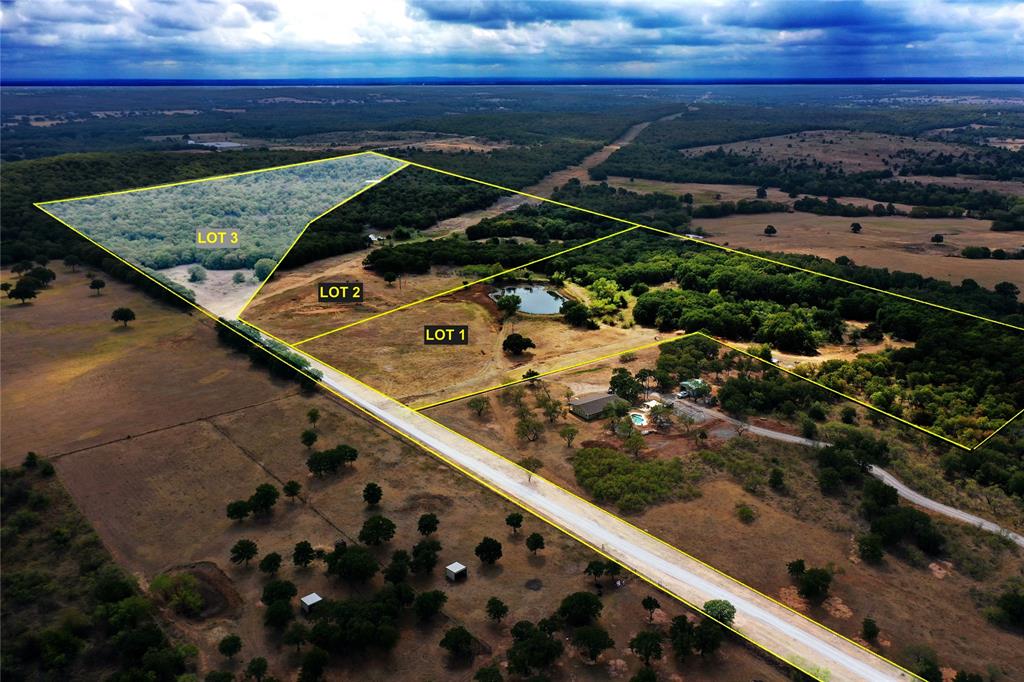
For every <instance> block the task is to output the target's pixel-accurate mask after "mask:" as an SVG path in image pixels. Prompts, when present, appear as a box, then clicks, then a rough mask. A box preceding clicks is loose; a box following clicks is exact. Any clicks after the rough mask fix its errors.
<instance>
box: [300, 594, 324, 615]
mask: <svg viewBox="0 0 1024 682" xmlns="http://www.w3.org/2000/svg"><path fill="white" fill-rule="evenodd" d="M323 600H324V598H323V597H321V596H320V595H319V594H317V593H316V592H310V593H309V594H307V595H306V596H305V597H303V598H302V599H301V602H302V612H303V613H305V614H306V615H309V614H310V613H311V612H312V611H313V609H314V608H315V607H316V605H317V604H319V603H320V602H322V601H323Z"/></svg>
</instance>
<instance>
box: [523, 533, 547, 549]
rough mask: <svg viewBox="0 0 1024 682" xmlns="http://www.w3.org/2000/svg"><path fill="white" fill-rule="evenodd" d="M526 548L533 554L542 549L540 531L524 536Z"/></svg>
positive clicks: (542, 538) (542, 543)
mask: <svg viewBox="0 0 1024 682" xmlns="http://www.w3.org/2000/svg"><path fill="white" fill-rule="evenodd" d="M526 549H528V550H530V552H531V553H533V554H536V553H537V550H539V549H544V536H543V535H541V534H540V533H530V534H529V535H528V536H527V538H526Z"/></svg>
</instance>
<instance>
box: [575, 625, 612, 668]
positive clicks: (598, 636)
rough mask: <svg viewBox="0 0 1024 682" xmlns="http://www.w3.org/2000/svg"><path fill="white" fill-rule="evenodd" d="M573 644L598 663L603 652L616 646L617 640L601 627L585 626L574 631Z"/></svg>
mask: <svg viewBox="0 0 1024 682" xmlns="http://www.w3.org/2000/svg"><path fill="white" fill-rule="evenodd" d="M572 644H573V646H574V647H576V648H577V649H579V650H580V651H582V652H583V653H584V654H585V655H586V656H587V658H589V659H590V660H591V661H596V660H597V657H598V656H600V655H601V652H602V651H605V650H606V649H611V648H612V647H613V646H615V640H613V639H612V638H611V636H609V634H608V632H607V631H606V630H605V629H604V628H602V627H601V626H599V625H584V626H583V627H579V628H576V629H575V630H574V631H573V633H572Z"/></svg>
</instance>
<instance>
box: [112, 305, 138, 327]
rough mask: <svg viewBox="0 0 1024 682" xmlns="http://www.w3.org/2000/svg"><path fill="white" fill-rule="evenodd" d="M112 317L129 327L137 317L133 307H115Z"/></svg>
mask: <svg viewBox="0 0 1024 682" xmlns="http://www.w3.org/2000/svg"><path fill="white" fill-rule="evenodd" d="M110 319H112V320H113V321H114V322H121V323H122V324H124V326H125V327H127V326H128V323H129V322H131V321H133V320H134V319H135V311H133V310H132V309H131V308H115V309H114V312H112V313H110Z"/></svg>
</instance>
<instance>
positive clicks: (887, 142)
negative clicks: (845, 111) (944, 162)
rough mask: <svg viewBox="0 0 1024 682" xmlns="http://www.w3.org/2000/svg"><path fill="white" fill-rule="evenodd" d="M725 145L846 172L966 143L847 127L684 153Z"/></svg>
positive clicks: (951, 150) (952, 150) (953, 150)
mask: <svg viewBox="0 0 1024 682" xmlns="http://www.w3.org/2000/svg"><path fill="white" fill-rule="evenodd" d="M719 148H721V149H724V150H725V151H727V152H733V153H736V154H745V155H755V156H759V157H761V158H764V159H768V160H771V161H804V162H809V163H816V162H819V161H824V162H825V163H827V164H829V165H833V166H837V167H840V168H842V169H843V170H844V171H846V172H847V173H858V172H863V171H872V170H886V169H891V168H892V166H893V165H894V164H896V165H899V164H900V157H899V156H898V155H897V154H896V152H898V151H900V150H901V149H914V150H915V151H918V152H921V153H927V152H939V153H943V154H955V155H960V154H963V153H964V152H968V151H970V148H969V147H965V146H962V145H956V144H949V143H946V142H936V141H934V140H922V139H915V138H911V137H903V136H901V135H887V134H884V133H862V132H852V131H848V130H805V131H802V132H799V133H791V134H788V135H774V136H772V137H760V138H757V139H754V140H744V141H743V142H732V143H730V144H722V145H717V144H716V145H708V146H704V147H690V148H688V149H685V150H683V153H685V154H687V155H699V154H704V153H706V152H711V151H715V150H716V149H719Z"/></svg>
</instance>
